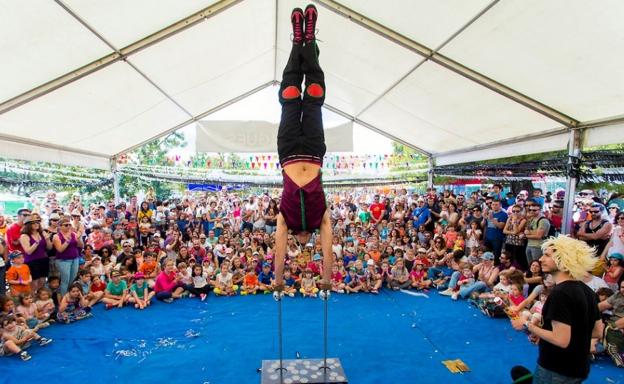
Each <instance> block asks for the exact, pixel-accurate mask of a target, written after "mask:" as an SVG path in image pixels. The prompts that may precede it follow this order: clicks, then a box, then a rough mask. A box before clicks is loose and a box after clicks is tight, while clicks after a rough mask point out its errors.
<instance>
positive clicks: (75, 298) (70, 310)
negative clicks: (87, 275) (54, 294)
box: [56, 283, 91, 324]
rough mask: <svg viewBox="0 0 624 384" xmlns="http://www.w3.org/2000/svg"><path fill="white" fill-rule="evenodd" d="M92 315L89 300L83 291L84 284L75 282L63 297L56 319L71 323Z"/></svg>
mask: <svg viewBox="0 0 624 384" xmlns="http://www.w3.org/2000/svg"><path fill="white" fill-rule="evenodd" d="M90 316H91V307H89V302H88V301H87V299H86V298H85V297H84V295H83V293H82V285H81V284H80V283H73V284H72V285H70V286H69V289H68V290H67V293H66V294H65V295H64V296H63V298H62V299H61V303H60V304H59V307H58V311H57V313H56V320H57V321H59V322H61V323H63V324H69V323H73V322H74V321H77V320H82V319H85V318H87V317H90Z"/></svg>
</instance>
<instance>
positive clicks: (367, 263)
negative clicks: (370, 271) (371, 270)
mask: <svg viewBox="0 0 624 384" xmlns="http://www.w3.org/2000/svg"><path fill="white" fill-rule="evenodd" d="M366 265H367V266H369V267H370V266H371V265H372V266H375V260H373V259H368V261H367V262H366Z"/></svg>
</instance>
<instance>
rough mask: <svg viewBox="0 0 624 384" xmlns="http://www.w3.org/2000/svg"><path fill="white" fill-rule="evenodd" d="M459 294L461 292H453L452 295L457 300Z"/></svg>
mask: <svg viewBox="0 0 624 384" xmlns="http://www.w3.org/2000/svg"><path fill="white" fill-rule="evenodd" d="M458 296H459V294H458V293H457V292H453V294H452V295H451V299H453V300H457V297H458Z"/></svg>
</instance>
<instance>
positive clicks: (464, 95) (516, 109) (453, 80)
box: [361, 62, 554, 153]
mask: <svg viewBox="0 0 624 384" xmlns="http://www.w3.org/2000/svg"><path fill="white" fill-rule="evenodd" d="M384 99H385V100H386V102H387V103H389V104H391V105H393V106H394V109H395V110H396V113H401V114H403V115H405V116H406V117H407V116H410V117H411V120H413V121H414V122H415V123H414V124H413V127H410V125H409V120H408V119H406V121H405V122H404V125H403V126H401V129H403V130H404V131H405V132H406V133H407V132H409V131H410V129H414V128H416V129H417V132H418V133H417V137H418V141H419V144H418V146H419V147H421V148H423V149H425V150H427V151H430V152H432V153H436V152H441V151H446V150H452V149H459V148H462V147H466V146H471V145H475V144H482V143H486V142H491V141H496V140H500V139H505V138H510V137H515V136H518V135H521V134H526V133H533V132H539V131H542V130H545V129H549V128H552V126H553V124H554V123H553V122H552V121H551V120H550V119H548V118H546V117H544V116H542V115H540V114H538V113H536V112H533V111H532V110H530V109H528V108H525V107H523V106H521V105H519V104H517V103H514V102H513V101H511V100H509V99H507V98H505V97H503V96H501V95H499V94H498V93H495V92H493V91H490V90H489V89H487V88H484V87H481V86H479V85H477V84H476V83H472V82H468V81H465V79H464V78H462V77H461V76H459V75H457V74H456V73H454V72H451V71H449V70H447V69H445V68H443V67H441V66H439V65H437V64H435V63H431V62H426V63H425V64H423V65H422V66H420V67H419V68H418V69H417V70H416V71H415V72H414V73H412V74H411V75H410V76H408V77H407V78H406V79H405V80H404V81H403V82H401V84H399V85H398V86H397V87H396V88H394V89H393V90H392V91H390V92H389V93H388V94H387V95H386V96H385V97H384ZM389 113H392V112H391V111H388V110H387V107H386V108H384V110H378V109H377V105H374V106H373V107H371V108H370V109H369V110H368V111H367V112H365V113H364V114H363V115H362V116H361V118H362V120H365V121H367V120H369V121H372V120H375V121H379V124H383V125H380V127H385V126H386V124H384V123H383V119H385V118H386V117H387V116H388V114H389ZM373 115H377V118H374V117H373ZM416 122H417V123H416ZM423 122H426V124H424V125H423ZM397 128H398V127H397ZM419 128H420V129H419ZM440 131H444V132H446V133H447V134H449V135H451V137H449V138H448V139H447V140H444V143H440V141H439V140H438V139H437V138H434V136H436V135H438V134H440ZM412 134H414V133H412ZM429 140H430V141H429Z"/></svg>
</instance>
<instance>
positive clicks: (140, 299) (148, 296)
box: [128, 272, 155, 309]
mask: <svg viewBox="0 0 624 384" xmlns="http://www.w3.org/2000/svg"><path fill="white" fill-rule="evenodd" d="M154 295H155V293H154V292H150V289H149V286H148V285H147V281H145V275H144V274H143V272H137V273H135V274H134V284H132V285H131V286H130V295H129V297H128V302H129V303H134V308H137V309H145V308H147V307H149V305H150V304H151V300H152V297H154Z"/></svg>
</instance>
